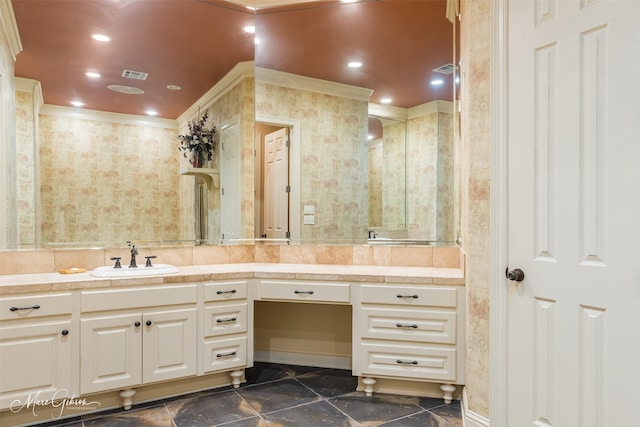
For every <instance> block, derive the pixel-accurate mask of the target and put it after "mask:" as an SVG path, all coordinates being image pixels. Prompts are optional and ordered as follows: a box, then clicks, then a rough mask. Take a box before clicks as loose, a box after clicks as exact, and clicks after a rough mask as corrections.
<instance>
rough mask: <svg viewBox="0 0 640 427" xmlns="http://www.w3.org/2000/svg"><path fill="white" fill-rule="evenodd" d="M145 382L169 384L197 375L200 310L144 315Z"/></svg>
mask: <svg viewBox="0 0 640 427" xmlns="http://www.w3.org/2000/svg"><path fill="white" fill-rule="evenodd" d="M142 317H143V323H144V328H145V331H144V338H143V341H144V345H143V362H142V380H143V382H144V383H145V384H146V383H149V382H153V381H161V380H169V379H173V378H181V377H185V376H189V375H195V374H196V360H197V359H196V351H195V349H196V348H197V347H198V346H197V341H196V330H197V309H196V308H195V307H194V308H188V309H182V310H167V311H157V312H150V313H144V315H143V316H142Z"/></svg>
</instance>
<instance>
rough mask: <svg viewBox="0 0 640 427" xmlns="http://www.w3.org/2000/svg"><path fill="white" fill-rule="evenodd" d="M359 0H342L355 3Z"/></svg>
mask: <svg viewBox="0 0 640 427" xmlns="http://www.w3.org/2000/svg"><path fill="white" fill-rule="evenodd" d="M357 1H358V0H342V3H355V2H357Z"/></svg>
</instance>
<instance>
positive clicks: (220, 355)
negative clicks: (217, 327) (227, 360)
mask: <svg viewBox="0 0 640 427" xmlns="http://www.w3.org/2000/svg"><path fill="white" fill-rule="evenodd" d="M235 355H236V352H235V351H230V352H229V353H218V354H216V357H229V356H235Z"/></svg>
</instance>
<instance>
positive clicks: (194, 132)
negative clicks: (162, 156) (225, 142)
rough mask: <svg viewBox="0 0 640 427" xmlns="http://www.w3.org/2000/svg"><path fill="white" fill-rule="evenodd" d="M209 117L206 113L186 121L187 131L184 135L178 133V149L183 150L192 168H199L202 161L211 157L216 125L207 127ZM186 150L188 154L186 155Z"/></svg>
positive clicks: (201, 165)
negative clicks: (198, 117)
mask: <svg viewBox="0 0 640 427" xmlns="http://www.w3.org/2000/svg"><path fill="white" fill-rule="evenodd" d="M208 118H209V116H208V114H207V113H204V115H203V116H202V117H201V118H200V120H198V121H195V120H194V121H190V122H188V127H189V131H188V132H187V133H186V134H184V135H178V139H179V140H180V146H179V147H178V150H180V151H182V152H183V155H184V157H185V158H187V159H189V163H191V165H192V166H193V167H194V168H201V167H203V166H204V162H205V161H207V160H211V159H212V158H213V151H214V149H215V145H216V127H215V126H213V125H212V126H211V127H207V126H206V122H207V119H208ZM187 152H188V153H189V155H187Z"/></svg>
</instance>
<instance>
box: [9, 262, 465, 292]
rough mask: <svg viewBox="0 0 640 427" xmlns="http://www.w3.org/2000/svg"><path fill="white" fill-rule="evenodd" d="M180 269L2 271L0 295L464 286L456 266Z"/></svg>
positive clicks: (220, 266)
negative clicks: (204, 285) (217, 283)
mask: <svg viewBox="0 0 640 427" xmlns="http://www.w3.org/2000/svg"><path fill="white" fill-rule="evenodd" d="M178 270H179V271H178V273H175V274H170V275H162V276H144V277H133V278H132V277H126V278H116V279H114V278H98V277H93V276H91V275H90V274H89V272H86V273H77V274H73V275H69V274H60V273H36V274H15V275H4V276H0V296H2V295H14V294H23V293H35V292H49V291H69V290H76V289H95V288H105V287H106V288H108V287H123V286H144V285H158V284H165V283H166V284H168V283H174V284H175V283H186V282H200V281H207V280H233V279H252V278H259V279H277V278H279V279H283V280H291V279H298V280H303V279H304V280H326V281H342V282H374V283H390V284H391V283H394V284H408V283H416V284H440V285H464V274H463V271H462V269H458V268H432V267H393V266H366V265H330V264H269V263H243V264H210V265H193V266H180V267H178Z"/></svg>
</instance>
